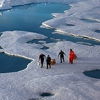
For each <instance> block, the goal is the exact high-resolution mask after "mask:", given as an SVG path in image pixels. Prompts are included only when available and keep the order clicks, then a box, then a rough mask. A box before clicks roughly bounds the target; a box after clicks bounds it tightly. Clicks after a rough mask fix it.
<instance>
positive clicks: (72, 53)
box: [69, 49, 77, 64]
mask: <svg viewBox="0 0 100 100" xmlns="http://www.w3.org/2000/svg"><path fill="white" fill-rule="evenodd" d="M75 58H77V57H76V54H75V53H74V51H73V50H72V49H70V53H69V63H71V64H73V60H74V59H75Z"/></svg>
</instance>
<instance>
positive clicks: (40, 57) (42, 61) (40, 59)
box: [39, 53, 46, 68]
mask: <svg viewBox="0 0 100 100" xmlns="http://www.w3.org/2000/svg"><path fill="white" fill-rule="evenodd" d="M44 58H46V56H45V55H44V54H42V53H41V54H40V55H39V62H40V63H41V68H42V67H43V63H44Z"/></svg>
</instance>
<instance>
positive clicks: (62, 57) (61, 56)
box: [58, 50, 66, 63]
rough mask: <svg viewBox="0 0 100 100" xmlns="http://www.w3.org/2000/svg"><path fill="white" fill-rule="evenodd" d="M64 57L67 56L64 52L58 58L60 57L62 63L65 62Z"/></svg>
mask: <svg viewBox="0 0 100 100" xmlns="http://www.w3.org/2000/svg"><path fill="white" fill-rule="evenodd" d="M64 55H66V54H65V53H64V52H63V51H62V50H61V51H60V52H59V54H58V57H59V56H60V63H62V61H63V62H65V60H64Z"/></svg>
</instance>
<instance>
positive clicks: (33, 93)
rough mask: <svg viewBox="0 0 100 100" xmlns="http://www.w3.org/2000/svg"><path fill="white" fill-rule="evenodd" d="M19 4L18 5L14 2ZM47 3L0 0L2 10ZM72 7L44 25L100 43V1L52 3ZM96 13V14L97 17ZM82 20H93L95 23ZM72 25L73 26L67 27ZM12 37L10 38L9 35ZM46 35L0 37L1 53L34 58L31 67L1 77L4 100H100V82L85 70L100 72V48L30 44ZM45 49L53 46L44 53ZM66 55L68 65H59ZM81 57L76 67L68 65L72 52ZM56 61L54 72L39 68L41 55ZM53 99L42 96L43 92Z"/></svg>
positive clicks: (0, 97)
mask: <svg viewBox="0 0 100 100" xmlns="http://www.w3.org/2000/svg"><path fill="white" fill-rule="evenodd" d="M14 1H15V2H14ZM39 2H47V1H46V0H40V1H39V0H29V1H27V0H0V9H11V8H12V6H14V5H23V4H28V3H39ZM48 2H58V3H63V4H67V3H68V4H70V5H72V8H71V9H70V10H68V11H65V13H62V14H61V13H60V14H57V13H55V14H53V15H54V16H55V17H56V18H54V19H52V20H48V21H46V22H43V23H42V24H43V25H45V27H46V26H49V27H52V28H55V29H56V31H59V32H61V33H62V34H65V35H66V34H70V35H74V36H78V37H88V38H92V39H95V40H98V41H100V34H99V33H96V32H95V30H100V13H99V10H100V7H99V6H100V1H99V0H84V1H83V0H48ZM94 13H95V14H94ZM81 19H92V20H95V21H96V22H95V23H89V22H85V21H83V20H81ZM66 24H72V25H73V26H70V27H68V26H66ZM8 34H9V35H8ZM45 38H47V37H46V36H44V35H41V34H39V33H31V32H25V31H6V32H3V34H2V35H1V36H0V46H1V47H2V48H3V49H0V52H5V53H7V54H10V55H16V56H22V57H25V58H28V59H31V60H32V61H31V63H29V64H28V65H27V68H26V69H24V70H22V71H19V72H13V73H6V74H4V73H2V74H0V100H100V79H94V78H90V77H87V76H85V75H84V74H83V72H84V71H87V70H94V69H100V56H99V55H100V46H99V45H97V46H96V45H94V46H88V45H81V44H76V43H72V42H69V41H62V42H61V41H60V42H57V43H46V42H43V44H42V45H41V44H35V43H33V44H28V43H27V42H28V41H30V40H33V39H45ZM43 45H44V46H46V47H49V49H47V50H42V49H40V48H42V47H43ZM61 48H62V49H63V51H64V52H65V53H66V56H65V63H59V62H60V61H59V58H58V57H57V55H58V52H59V51H60V50H61ZM70 48H72V49H73V50H74V51H75V53H76V54H77V56H78V58H77V59H76V60H75V61H74V64H69V63H68V56H69V49H70ZM41 52H42V53H44V54H45V55H48V54H49V55H50V56H51V57H52V58H55V59H56V62H57V63H56V64H55V65H53V66H52V68H51V69H48V70H47V69H46V67H43V68H42V69H41V68H40V67H39V66H38V65H37V62H38V55H39V54H40V53H41ZM46 92H47V93H51V94H53V95H52V96H49V97H48V96H47V97H42V96H41V95H40V94H42V93H46Z"/></svg>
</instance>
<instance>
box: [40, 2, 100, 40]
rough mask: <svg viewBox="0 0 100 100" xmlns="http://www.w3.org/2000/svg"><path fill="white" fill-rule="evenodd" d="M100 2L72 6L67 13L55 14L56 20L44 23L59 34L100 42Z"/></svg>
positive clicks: (80, 3) (79, 3)
mask: <svg viewBox="0 0 100 100" xmlns="http://www.w3.org/2000/svg"><path fill="white" fill-rule="evenodd" d="M99 6H100V1H99V0H95V1H94V0H92V1H91V0H86V1H80V2H78V3H75V4H72V7H71V9H69V10H67V11H65V13H62V14H61V13H60V14H57V13H55V14H54V13H53V14H52V15H53V16H54V17H56V18H54V19H51V20H48V21H46V22H43V23H42V25H43V26H45V27H50V28H54V29H55V31H57V32H58V33H59V34H65V35H73V36H76V37H83V38H84V37H85V38H89V39H93V40H97V41H100V34H99V33H97V32H96V30H100V7H99Z"/></svg>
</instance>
